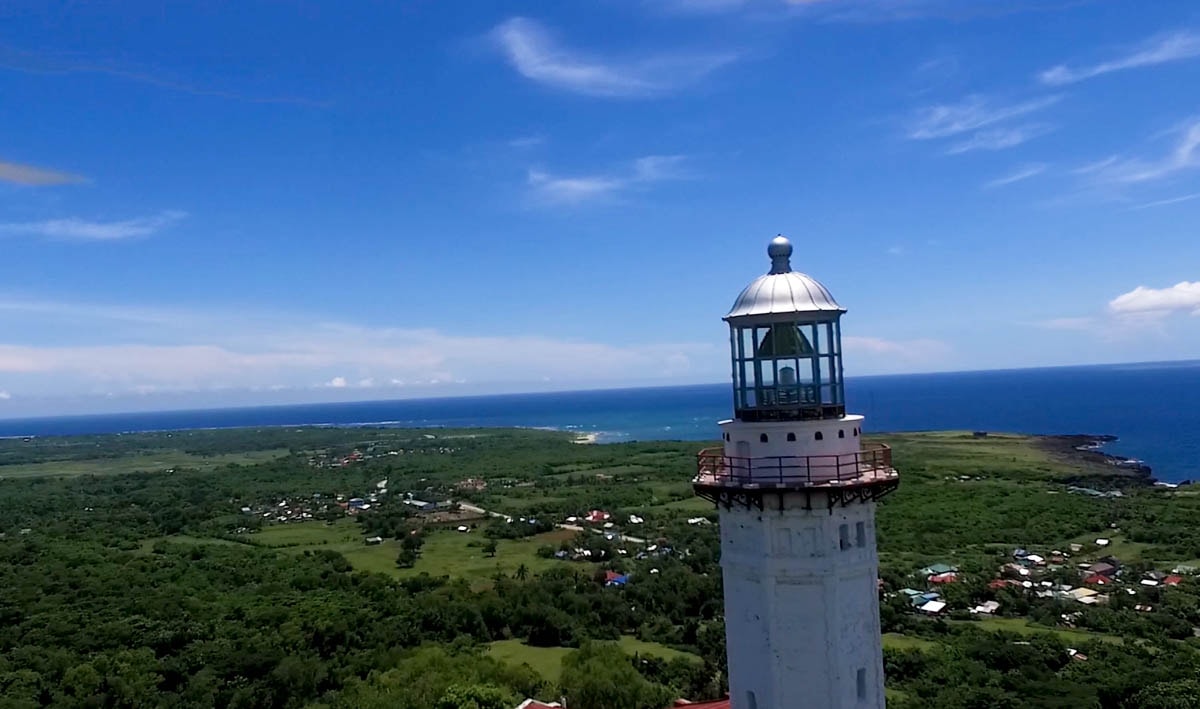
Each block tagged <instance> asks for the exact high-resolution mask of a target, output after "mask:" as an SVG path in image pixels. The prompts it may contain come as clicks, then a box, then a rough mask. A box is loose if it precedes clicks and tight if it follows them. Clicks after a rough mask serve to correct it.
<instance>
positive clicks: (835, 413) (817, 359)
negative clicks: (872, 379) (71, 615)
mask: <svg viewBox="0 0 1200 709" xmlns="http://www.w3.org/2000/svg"><path fill="white" fill-rule="evenodd" d="M767 254H768V255H769V256H770V257H771V270H770V271H769V272H768V273H766V274H765V275H763V276H760V277H758V278H757V279H755V280H754V281H753V282H752V283H750V285H748V286H746V288H745V289H744V290H743V291H742V293H741V295H739V296H738V298H737V300H736V301H735V302H734V304H733V308H732V309H731V310H730V311H729V314H728V315H726V316H725V318H724V320H725V321H726V322H728V323H729V335H730V338H729V342H730V355H731V358H732V361H733V400H734V411H735V415H736V417H737V418H738V419H740V420H742V421H804V420H813V419H829V418H838V417H841V416H844V415H845V413H846V403H845V389H844V386H843V383H842V345H841V342H842V333H841V317H842V314H843V313H845V312H846V310H845V309H844V308H842V307H841V306H840V305H838V304H837V301H835V300H834V299H833V295H832V294H830V292H829V290H828V289H826V288H825V286H823V285H821V284H820V283H819V282H818V281H817V280H816V279H814V278H812V277H810V276H807V275H805V274H803V273H799V272H797V271H793V270H792V265H791V256H792V244H791V242H789V241H788V240H787V238H785V237H783V236H777V237H776V238H775V239H773V240H772V241H771V244H770V246H769V247H768V248H767Z"/></svg>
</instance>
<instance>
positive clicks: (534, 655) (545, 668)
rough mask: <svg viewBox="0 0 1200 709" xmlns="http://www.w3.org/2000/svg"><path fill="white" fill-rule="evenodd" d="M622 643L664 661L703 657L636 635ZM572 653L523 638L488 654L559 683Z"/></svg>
mask: <svg viewBox="0 0 1200 709" xmlns="http://www.w3.org/2000/svg"><path fill="white" fill-rule="evenodd" d="M620 645H621V649H622V650H624V651H625V652H626V653H629V654H630V655H632V654H634V653H638V654H641V655H652V656H654V657H661V658H662V659H664V660H670V659H674V658H676V657H684V658H688V659H695V660H696V661H699V658H698V657H696V656H695V655H692V654H691V653H687V652H680V651H679V650H674V649H672V648H669V647H667V646H666V645H659V644H658V643H648V642H643V641H641V640H638V639H637V638H635V637H633V636H632V635H624V636H622V637H621V640H620ZM569 652H571V649H570V648H566V647H532V646H529V645H526V644H525V643H523V642H521V641H520V640H498V641H496V642H494V643H491V644H490V645H489V646H488V654H489V655H491V656H492V657H494V658H496V659H497V660H501V661H503V662H507V663H509V664H513V665H520V664H522V663H525V664H528V665H529V666H530V667H532V668H533V669H534V671H536V672H537V673H538V674H540V675H541V676H542V677H544V678H546V680H548V681H550V682H558V678H559V675H560V674H561V673H562V660H563V657H565V656H566V655H567V653H569Z"/></svg>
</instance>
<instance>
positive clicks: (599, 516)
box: [584, 510, 612, 522]
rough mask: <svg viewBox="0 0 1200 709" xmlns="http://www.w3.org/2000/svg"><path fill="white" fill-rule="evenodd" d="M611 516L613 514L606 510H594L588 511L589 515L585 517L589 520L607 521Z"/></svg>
mask: <svg viewBox="0 0 1200 709" xmlns="http://www.w3.org/2000/svg"><path fill="white" fill-rule="evenodd" d="M611 517H612V515H610V514H609V513H607V512H605V511H604V510H592V511H591V512H588V513H587V517H584V519H586V520H587V521H589V522H607V521H608V520H609V519H610V518H611Z"/></svg>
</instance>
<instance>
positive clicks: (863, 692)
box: [855, 667, 867, 701]
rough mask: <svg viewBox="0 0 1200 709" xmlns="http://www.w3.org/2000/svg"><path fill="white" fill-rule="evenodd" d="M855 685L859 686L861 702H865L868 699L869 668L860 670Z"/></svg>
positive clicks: (860, 668)
mask: <svg viewBox="0 0 1200 709" xmlns="http://www.w3.org/2000/svg"><path fill="white" fill-rule="evenodd" d="M855 684H856V685H858V686H857V689H858V698H859V700H860V701H861V700H865V699H866V698H867V668H865V667H859V668H858V673H857V676H856V677H855Z"/></svg>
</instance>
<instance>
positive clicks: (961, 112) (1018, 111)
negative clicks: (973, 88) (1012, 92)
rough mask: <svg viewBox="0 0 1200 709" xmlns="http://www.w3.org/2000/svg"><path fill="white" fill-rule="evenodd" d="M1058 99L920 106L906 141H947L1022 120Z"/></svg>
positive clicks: (976, 97)
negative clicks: (908, 139) (1002, 123)
mask: <svg viewBox="0 0 1200 709" xmlns="http://www.w3.org/2000/svg"><path fill="white" fill-rule="evenodd" d="M1059 98H1060V97H1058V96H1043V97H1041V98H1036V99H1031V100H1028V101H1021V102H1018V103H998V102H996V101H995V100H994V99H989V98H987V97H984V96H980V95H978V94H976V95H971V96H968V97H966V98H965V99H963V100H962V101H959V102H958V103H949V104H935V105H932V106H923V107H921V108H919V109H917V111H916V112H915V113H914V115H913V117H912V119H911V120H910V123H909V129H908V137H909V138H911V139H913V140H932V139H935V138H949V137H952V136H956V135H961V134H963V133H968V132H970V131H974V130H978V129H980V128H984V127H986V126H990V125H994V124H997V123H1001V122H1003V121H1007V120H1010V119H1013V118H1019V117H1021V116H1026V115H1029V114H1031V113H1035V112H1037V111H1041V110H1042V109H1044V108H1047V107H1049V106H1052V105H1054V104H1055V103H1057V102H1058V100H1059Z"/></svg>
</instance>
